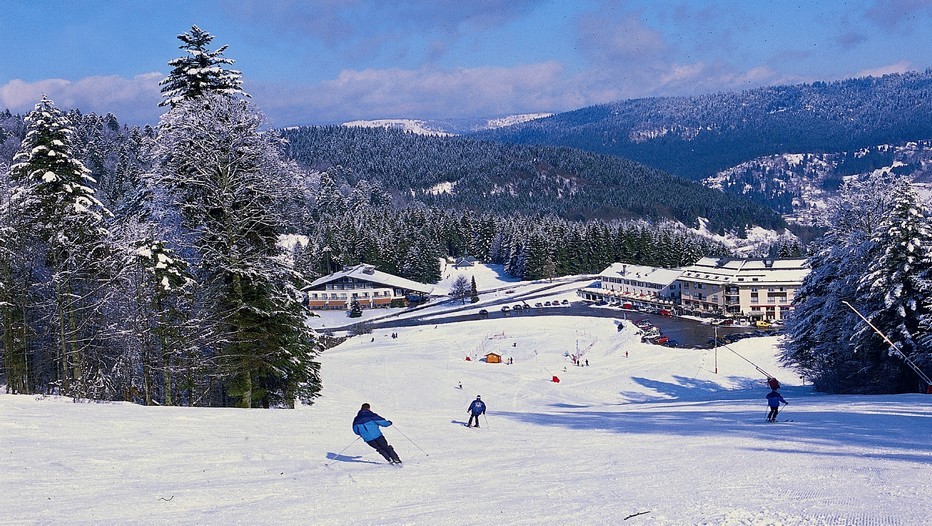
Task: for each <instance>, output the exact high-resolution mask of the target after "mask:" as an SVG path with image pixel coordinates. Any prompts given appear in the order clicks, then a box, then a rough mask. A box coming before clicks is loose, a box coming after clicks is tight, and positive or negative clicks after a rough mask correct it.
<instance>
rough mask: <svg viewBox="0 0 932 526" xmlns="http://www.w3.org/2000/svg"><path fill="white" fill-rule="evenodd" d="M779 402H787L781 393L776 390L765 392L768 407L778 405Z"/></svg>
mask: <svg viewBox="0 0 932 526" xmlns="http://www.w3.org/2000/svg"><path fill="white" fill-rule="evenodd" d="M780 402H783V403H784V404H788V403H789V402H787V401H786V400H784V399H783V395H781V394H780V393H778V392H776V391H770V392H769V393H767V405H769V406H770V407H780Z"/></svg>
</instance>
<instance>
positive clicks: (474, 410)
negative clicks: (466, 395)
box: [466, 395, 485, 427]
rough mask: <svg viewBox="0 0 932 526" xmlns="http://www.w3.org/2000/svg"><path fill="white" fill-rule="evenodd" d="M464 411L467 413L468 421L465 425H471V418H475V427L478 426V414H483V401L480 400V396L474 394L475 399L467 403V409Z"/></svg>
mask: <svg viewBox="0 0 932 526" xmlns="http://www.w3.org/2000/svg"><path fill="white" fill-rule="evenodd" d="M466 412H467V413H469V423H467V424H466V427H473V425H472V421H473V419H475V420H476V425H475V427H479V415H482V414H485V402H483V401H482V397H481V396H479V395H476V399H475V400H473V401H472V403H471V404H469V409H467V410H466Z"/></svg>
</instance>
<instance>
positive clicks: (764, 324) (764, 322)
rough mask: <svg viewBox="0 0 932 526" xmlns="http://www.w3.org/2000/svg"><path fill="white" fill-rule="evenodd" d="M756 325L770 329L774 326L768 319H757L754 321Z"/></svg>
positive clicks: (759, 327)
mask: <svg viewBox="0 0 932 526" xmlns="http://www.w3.org/2000/svg"><path fill="white" fill-rule="evenodd" d="M754 326H755V327H757V328H758V329H769V328H770V327H772V324H771V323H770V322H769V321H767V320H757V321H755V322H754Z"/></svg>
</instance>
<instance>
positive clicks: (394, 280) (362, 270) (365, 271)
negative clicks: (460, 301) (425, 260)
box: [301, 263, 434, 294]
mask: <svg viewBox="0 0 932 526" xmlns="http://www.w3.org/2000/svg"><path fill="white" fill-rule="evenodd" d="M342 278H354V279H358V280H361V281H368V282H371V283H376V284H379V285H385V286H389V287H393V288H399V289H405V290H411V291H414V292H421V293H423V294H430V293H431V291H433V290H434V287H433V286H432V285H425V284H423V283H418V282H417V281H412V280H410V279H405V278H402V277H398V276H395V275H393V274H389V273H387V272H382V271H379V270H376V269H375V267H374V266H372V265H367V264H365V263H363V264H359V265H356V266H354V267H346V268H344V269H343V270H341V271H339V272H334V273H333V274H330V275H328V276H324V277H322V278H318V279H317V280H315V281H314V282H313V283H311V284H310V285H308V286H307V287H304V288H303V289H301V290H314V289H319V288H320V287H322V286H324V285H326V284H327V283H330V282H333V281H338V280H340V279H342Z"/></svg>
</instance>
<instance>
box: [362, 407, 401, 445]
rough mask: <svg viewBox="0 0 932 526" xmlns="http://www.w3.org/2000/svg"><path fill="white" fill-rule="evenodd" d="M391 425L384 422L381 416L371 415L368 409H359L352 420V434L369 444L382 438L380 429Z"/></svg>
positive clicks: (389, 422) (386, 421) (388, 421)
mask: <svg viewBox="0 0 932 526" xmlns="http://www.w3.org/2000/svg"><path fill="white" fill-rule="evenodd" d="M390 425H392V422H391V420H385V419H384V418H382V417H381V416H379V415H377V414H375V413H373V412H372V411H370V410H368V409H360V410H359V413H356V418H354V419H353V433H356V434H357V435H359V436H361V437H362V439H363V440H365V441H366V442H369V441H370V440H375V439H377V438H379V437H380V436H382V430H381V429H379V428H380V427H388V426H390Z"/></svg>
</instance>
